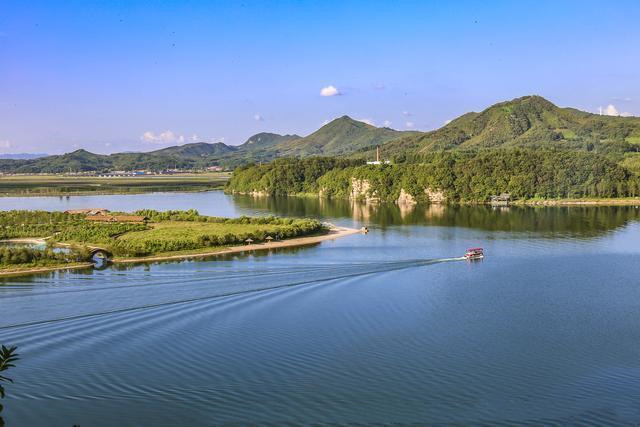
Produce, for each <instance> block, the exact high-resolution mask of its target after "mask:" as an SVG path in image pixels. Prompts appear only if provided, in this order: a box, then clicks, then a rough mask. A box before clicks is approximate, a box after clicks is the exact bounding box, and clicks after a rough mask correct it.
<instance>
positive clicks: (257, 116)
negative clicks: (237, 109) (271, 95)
mask: <svg viewBox="0 0 640 427" xmlns="http://www.w3.org/2000/svg"><path fill="white" fill-rule="evenodd" d="M253 120H255V121H257V122H263V121H264V117H262V116H261V115H260V114H257V113H256V114H254V115H253Z"/></svg>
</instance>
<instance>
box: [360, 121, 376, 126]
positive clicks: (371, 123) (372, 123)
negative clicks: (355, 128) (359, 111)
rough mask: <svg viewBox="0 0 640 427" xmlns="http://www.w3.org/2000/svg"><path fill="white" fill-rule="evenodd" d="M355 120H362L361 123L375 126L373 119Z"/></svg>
mask: <svg viewBox="0 0 640 427" xmlns="http://www.w3.org/2000/svg"><path fill="white" fill-rule="evenodd" d="M356 120H358V121H359V122H362V123H366V124H368V125H371V126H375V125H376V124H375V122H374V121H373V120H371V119H356Z"/></svg>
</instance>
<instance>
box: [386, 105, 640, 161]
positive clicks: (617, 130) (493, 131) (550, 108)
mask: <svg viewBox="0 0 640 427" xmlns="http://www.w3.org/2000/svg"><path fill="white" fill-rule="evenodd" d="M635 144H640V118H637V117H611V116H600V115H596V114H591V113H587V112H584V111H579V110H576V109H573V108H560V107H557V106H556V105H554V104H553V103H551V102H549V101H547V100H546V99H544V98H542V97H540V96H525V97H522V98H516V99H514V100H511V101H507V102H501V103H499V104H495V105H493V106H491V107H489V108H487V109H486V110H484V111H482V112H480V113H467V114H465V115H462V116H460V117H458V118H457V119H455V120H453V121H451V122H450V123H449V124H447V125H446V126H444V127H442V128H440V129H437V130H435V131H432V132H427V133H422V134H419V135H412V136H408V137H404V138H400V139H398V140H395V141H392V142H389V143H388V144H385V146H384V147H383V153H384V154H386V155H393V154H400V153H407V152H409V153H428V152H433V151H441V150H453V149H463V150H467V149H485V148H508V147H534V148H564V149H576V150H587V151H593V150H595V151H600V152H603V153H609V152H612V151H613V152H619V153H622V152H626V151H634V150H635V147H634V145H635Z"/></svg>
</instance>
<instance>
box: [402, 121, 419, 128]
mask: <svg viewBox="0 0 640 427" xmlns="http://www.w3.org/2000/svg"><path fill="white" fill-rule="evenodd" d="M404 125H405V126H406V127H407V129H413V128H414V127H416V125H415V124H414V123H413V122H407V123H405V124H404Z"/></svg>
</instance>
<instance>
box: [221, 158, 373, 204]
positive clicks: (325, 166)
mask: <svg viewBox="0 0 640 427" xmlns="http://www.w3.org/2000/svg"><path fill="white" fill-rule="evenodd" d="M363 164H364V162H363V161H361V160H345V159H340V158H331V157H311V158H308V159H299V160H298V159H292V158H285V159H278V160H275V161H273V162H271V163H268V164H263V165H255V164H249V165H246V166H243V167H240V168H237V169H236V170H235V171H234V173H233V175H232V176H231V179H230V181H229V182H228V183H227V187H226V188H227V189H228V190H230V191H236V192H240V193H250V192H253V191H259V192H265V193H268V194H270V195H287V194H299V193H305V192H307V193H315V192H317V191H318V187H317V185H316V184H317V181H318V179H320V178H321V177H322V176H323V175H325V174H326V173H327V172H329V171H331V170H334V169H344V168H348V167H354V166H361V165H363Z"/></svg>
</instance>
